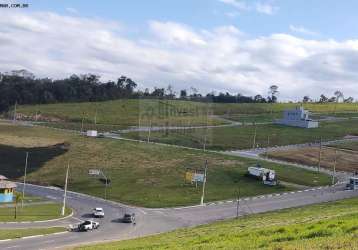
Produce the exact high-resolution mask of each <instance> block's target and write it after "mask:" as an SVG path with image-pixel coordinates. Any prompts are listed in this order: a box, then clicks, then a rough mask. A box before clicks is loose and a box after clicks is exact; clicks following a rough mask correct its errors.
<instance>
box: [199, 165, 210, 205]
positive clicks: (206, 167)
mask: <svg viewBox="0 0 358 250" xmlns="http://www.w3.org/2000/svg"><path fill="white" fill-rule="evenodd" d="M207 170H208V160H205V170H204V181H203V191H202V194H201V201H200V205H202V206H203V205H204V196H205V185H206V173H207Z"/></svg>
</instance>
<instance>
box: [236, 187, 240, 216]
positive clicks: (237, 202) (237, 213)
mask: <svg viewBox="0 0 358 250" xmlns="http://www.w3.org/2000/svg"><path fill="white" fill-rule="evenodd" d="M239 205H240V188H239V190H238V191H237V197H236V219H237V218H239Z"/></svg>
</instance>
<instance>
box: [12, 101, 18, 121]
mask: <svg viewBox="0 0 358 250" xmlns="http://www.w3.org/2000/svg"><path fill="white" fill-rule="evenodd" d="M16 108H17V101H16V102H15V107H14V117H13V122H16V112H17V111H16Z"/></svg>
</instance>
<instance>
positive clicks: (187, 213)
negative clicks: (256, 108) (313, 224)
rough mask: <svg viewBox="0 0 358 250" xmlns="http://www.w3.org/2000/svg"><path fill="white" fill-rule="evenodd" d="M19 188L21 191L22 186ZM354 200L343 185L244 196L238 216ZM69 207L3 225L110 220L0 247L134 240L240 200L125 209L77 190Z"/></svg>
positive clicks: (45, 191)
mask: <svg viewBox="0 0 358 250" xmlns="http://www.w3.org/2000/svg"><path fill="white" fill-rule="evenodd" d="M19 188H20V189H21V184H19ZM26 190H27V193H28V194H31V195H36V196H42V197H46V198H48V199H51V200H55V201H57V202H61V201H62V198H63V190H61V189H57V188H52V187H42V186H36V185H27V186H26ZM351 197H358V191H345V190H344V187H343V185H341V186H335V187H324V188H319V189H318V188H316V189H310V190H305V191H303V190H300V191H296V192H287V193H283V194H272V195H266V196H258V197H250V198H243V199H240V200H239V216H243V215H247V214H252V213H260V212H266V211H273V210H278V209H284V208H290V207H298V206H303V205H308V204H314V203H321V202H327V201H333V200H339V199H345V198H351ZM67 204H68V206H70V207H71V208H73V209H74V215H73V217H71V218H67V219H63V220H59V221H50V222H42V223H19V224H0V228H26V227H51V226H68V225H70V224H77V223H79V222H80V221H82V220H86V219H92V218H91V215H90V213H91V211H92V209H93V208H94V207H102V208H103V209H104V212H105V218H103V219H94V220H96V221H99V222H100V228H99V229H98V230H94V231H92V232H67V233H64V234H57V235H48V236H42V237H38V238H36V237H35V238H28V239H17V240H12V241H6V242H0V249H28V250H31V249H54V248H56V249H57V248H60V249H62V248H67V247H71V246H78V245H81V244H91V243H96V242H104V241H110V240H122V239H130V238H136V237H142V236H147V235H151V234H156V233H160V232H167V231H171V230H174V229H177V228H182V227H189V226H195V225H201V224H205V223H209V222H213V221H217V220H223V219H228V218H234V217H236V213H237V212H236V206H237V202H236V201H223V202H216V203H208V204H205V205H204V206H190V207H180V208H158V209H148V208H140V207H131V206H126V205H124V204H120V203H116V202H111V201H105V200H103V199H99V198H96V197H91V196H87V195H82V194H77V193H73V192H69V193H68V199H67ZM125 212H129V213H135V214H136V220H137V223H136V225H132V224H124V223H121V222H120V221H119V218H121V217H122V216H123V214H124V213H125Z"/></svg>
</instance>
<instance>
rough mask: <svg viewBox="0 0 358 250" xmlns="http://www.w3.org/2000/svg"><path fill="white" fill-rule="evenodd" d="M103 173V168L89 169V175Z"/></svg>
mask: <svg viewBox="0 0 358 250" xmlns="http://www.w3.org/2000/svg"><path fill="white" fill-rule="evenodd" d="M100 174H101V170H99V169H89V170H88V175H100Z"/></svg>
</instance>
